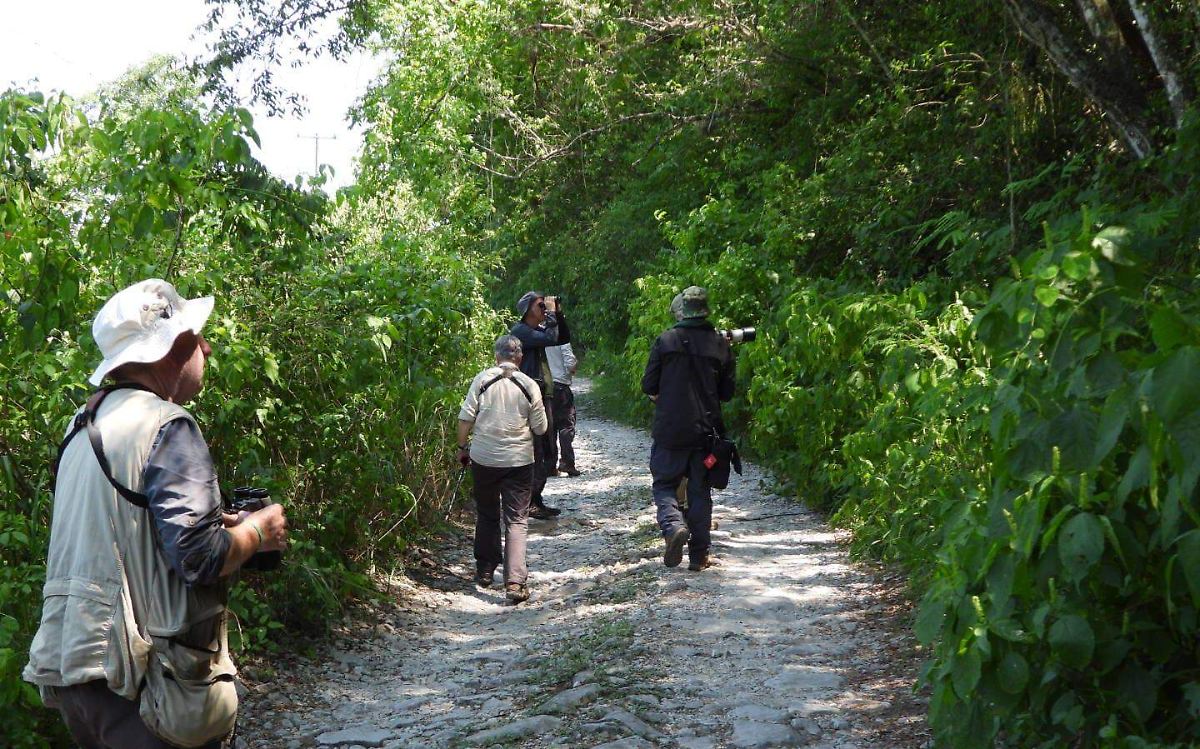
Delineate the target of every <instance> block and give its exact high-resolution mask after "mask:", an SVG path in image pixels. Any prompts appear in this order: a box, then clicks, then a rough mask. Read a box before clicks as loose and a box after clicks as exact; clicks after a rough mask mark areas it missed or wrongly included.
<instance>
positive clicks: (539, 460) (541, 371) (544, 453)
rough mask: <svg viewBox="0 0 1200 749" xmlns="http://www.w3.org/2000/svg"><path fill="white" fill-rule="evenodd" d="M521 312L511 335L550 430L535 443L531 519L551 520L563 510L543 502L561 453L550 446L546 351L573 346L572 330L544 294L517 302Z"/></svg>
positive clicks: (552, 431)
mask: <svg viewBox="0 0 1200 749" xmlns="http://www.w3.org/2000/svg"><path fill="white" fill-rule="evenodd" d="M517 312H518V313H519V314H520V315H521V320H520V322H518V323H517V324H516V325H513V326H512V330H510V331H509V333H510V334H511V335H514V336H516V337H517V338H519V339H520V340H521V350H522V351H523V352H524V358H523V359H522V360H521V371H522V372H524V373H525V374H526V375H528V376H529V377H531V378H532V379H533V380H534V381H535V382H537V384H538V387H539V388H541V390H542V400H543V402H544V403H545V405H546V418H547V419H548V420H549V422H550V428H549V429H547V430H546V433H545V434H543V435H539V436H536V437H535V438H534V440H533V450H534V457H533V488H532V491H533V493H532V496H531V498H530V502H529V507H530V510H529V517H531V518H537V519H539V520H547V519H549V518H551V517H554V516H555V515H558V514H559V513H560V512H562V511H561V510H559V509H558V508H557V507H550V506H548V505H547V504H546V503H545V502H544V501H543V500H542V491H543V490H544V489H545V488H546V477H547V476H549V475H550V474H551V472H553V471H554V470H555V467H554V465H551V464H549V459H550V456H551V455H553V454H554V453H556V452H557V451H556V450H554V449H553V446H551V445H550V444H549V441H550V440H553V439H555V429H554V412H553V411H554V409H553V407H552V402H553V400H554V376H553V375H552V374H551V372H550V363H549V361H548V360H547V359H546V347H548V346H561V345H562V344H564V343H570V342H571V329H570V327H568V326H567V319H566V317H565V316H564V315H563V312H562V307H561V305H560V304H559V302H558V300H557V299H555V298H554V297H549V298H547V297H546V296H545V295H544V294H542V293H541V292H540V291H527V292H525V293H524V294H523V295H522V296H521V299H520V300H519V301H518V302H517Z"/></svg>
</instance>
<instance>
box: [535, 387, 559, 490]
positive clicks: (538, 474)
mask: <svg viewBox="0 0 1200 749" xmlns="http://www.w3.org/2000/svg"><path fill="white" fill-rule="evenodd" d="M542 403H543V404H544V405H545V406H546V433H545V434H542V435H537V434H535V435H533V488H532V491H531V494H530V502H531V503H532V504H533V505H540V504H542V491H543V490H544V489H545V488H546V477H547V476H549V475H550V474H551V472H553V471H554V463H553V462H551V461H553V460H554V455H555V453H556V452H557V450H556V448H555V446H554V398H553V397H550V398H543V399H542Z"/></svg>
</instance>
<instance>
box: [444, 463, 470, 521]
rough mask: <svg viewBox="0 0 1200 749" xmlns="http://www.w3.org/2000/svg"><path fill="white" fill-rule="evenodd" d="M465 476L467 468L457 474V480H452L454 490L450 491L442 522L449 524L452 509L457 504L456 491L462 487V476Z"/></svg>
mask: <svg viewBox="0 0 1200 749" xmlns="http://www.w3.org/2000/svg"><path fill="white" fill-rule="evenodd" d="M466 475H467V467H466V466H463V467H462V468H461V469H460V470H459V472H458V478H456V479H455V480H454V488H453V489H451V490H450V506H449V507H447V508H446V517H445V518H443V519H442V522H443V523H445V522H449V520H450V516H451V515H452V514H454V507H455V505H457V504H458V490H459V488H461V487H462V482H463V476H466Z"/></svg>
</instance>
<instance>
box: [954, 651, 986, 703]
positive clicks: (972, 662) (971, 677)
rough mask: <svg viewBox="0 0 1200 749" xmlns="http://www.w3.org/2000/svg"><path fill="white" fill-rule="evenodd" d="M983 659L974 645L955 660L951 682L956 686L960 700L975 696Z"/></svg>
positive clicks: (955, 690) (955, 689)
mask: <svg viewBox="0 0 1200 749" xmlns="http://www.w3.org/2000/svg"><path fill="white" fill-rule="evenodd" d="M981 667H982V658H981V656H980V654H979V648H978V647H976V646H975V645H974V644H972V645H970V646H968V647H967V650H966V652H965V653H960V654H959V655H957V656H956V657H955V658H954V667H953V668H952V669H951V670H950V680H951V682H952V683H953V684H954V692H955V693H956V694H957V695H958V697H959V699H962V700H969V699H971V697H973V696H974V694H975V685H976V684H978V683H979V674H980V669H981Z"/></svg>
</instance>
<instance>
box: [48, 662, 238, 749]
mask: <svg viewBox="0 0 1200 749" xmlns="http://www.w3.org/2000/svg"><path fill="white" fill-rule="evenodd" d="M52 696H53V698H54V700H55V701H57V702H58V711H59V712H60V713H62V716H63V720H64V721H65V722H66V724H67V730H69V731H70V732H71V738H73V739H75V743H76V744H78V745H79V746H80V747H81V749H175V748H174V745H173V744H168V743H167V742H165V741H163V740H162V739H160V738H158V737H157V736H155V735H154V734H152V733H150V729H148V728H146V724H145V723H143V722H142V719H141V717H140V716H139V715H138V703H136V702H134V701H132V700H127V699H125V698H124V697H121V696H119V695H117V694H116V693H115V692H113V691H112V690H111V689H109V688H108V684H107V683H106V682H105V681H104V680H103V679H101V680H98V681H89V682H87V683H86V684H76V685H75V686H70V687H55V688H54V689H53V692H52ZM224 746H227V744H226V743H225V742H222V741H214V742H212V743H210V744H205V745H204V747H203V748H202V749H221V747H224Z"/></svg>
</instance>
